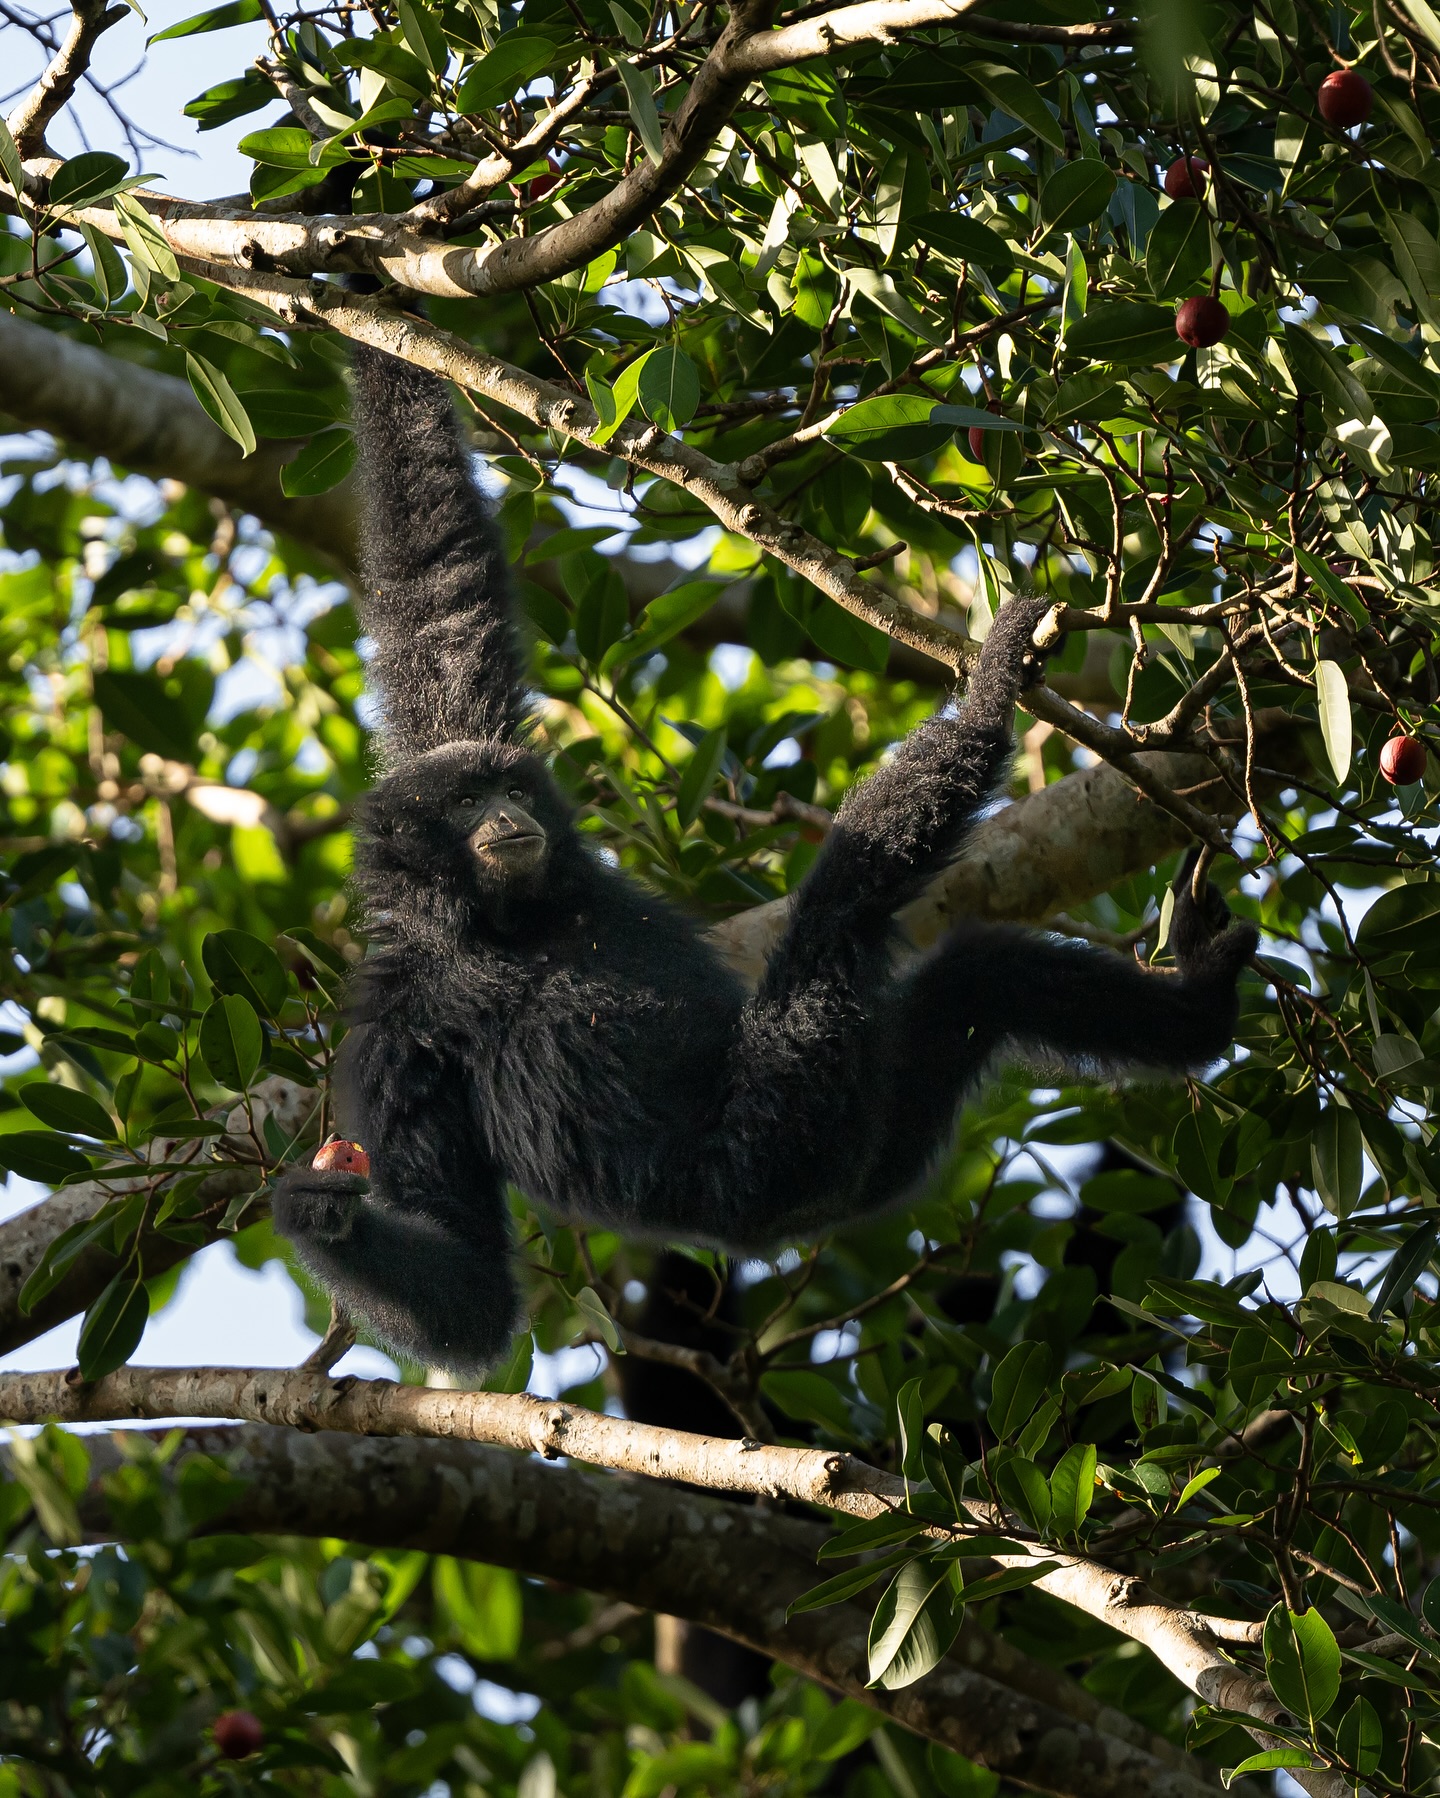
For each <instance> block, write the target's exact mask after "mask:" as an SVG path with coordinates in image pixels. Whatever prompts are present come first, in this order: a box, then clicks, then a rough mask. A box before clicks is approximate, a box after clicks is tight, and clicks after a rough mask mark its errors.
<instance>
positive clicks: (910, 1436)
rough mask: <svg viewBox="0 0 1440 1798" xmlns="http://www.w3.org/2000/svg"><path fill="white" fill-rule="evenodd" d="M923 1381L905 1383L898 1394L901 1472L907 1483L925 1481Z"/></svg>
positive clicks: (897, 1413) (896, 1401)
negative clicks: (908, 1481) (909, 1481)
mask: <svg viewBox="0 0 1440 1798" xmlns="http://www.w3.org/2000/svg"><path fill="white" fill-rule="evenodd" d="M924 1384H925V1382H924V1381H923V1379H914V1380H906V1382H905V1384H904V1385H903V1386H902V1387H901V1388H900V1390H899V1392H898V1393H896V1395H895V1413H896V1418H897V1421H898V1424H899V1430H900V1471H901V1473H903V1474H904V1475H905V1478H906V1479H907V1480H923V1479H924V1478H925V1463H924V1452H923V1451H924V1447H925V1399H924V1396H923V1388H924Z"/></svg>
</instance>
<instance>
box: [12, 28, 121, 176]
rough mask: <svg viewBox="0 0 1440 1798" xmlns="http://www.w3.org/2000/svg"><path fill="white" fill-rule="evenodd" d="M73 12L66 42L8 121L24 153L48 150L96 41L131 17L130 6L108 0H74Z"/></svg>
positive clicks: (17, 146) (16, 141) (33, 153)
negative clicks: (52, 127) (50, 132)
mask: <svg viewBox="0 0 1440 1798" xmlns="http://www.w3.org/2000/svg"><path fill="white" fill-rule="evenodd" d="M71 11H72V12H73V14H74V16H73V18H72V19H71V21H70V29H69V31H68V32H66V34H65V39H64V42H63V43H62V44H61V45H60V48H59V49H58V50H57V51H56V53H55V55H54V56H53V57H52V58H51V60H50V63H49V65H48V67H47V68H46V69H45V71H44V73H43V74H42V75H41V77H40V79H39V80H38V81H37V82H36V83H35V85H34V87H32V88H31V90H30V92H29V93H28V94H26V96H25V98H24V99H23V100H21V101H20V102H19V104H18V105H17V106H15V107H14V108H13V109H12V110H11V112H10V115H9V117H8V118H7V119H6V121H5V123H6V125H7V126H8V128H9V131H10V135H11V137H13V138H14V140H15V147H16V149H17V150H19V152H20V154H21V156H27V157H28V156H39V155H41V154H44V153H46V143H45V132H46V130H47V129H48V127H49V124H50V121H51V120H52V119H53V118H54V117H55V115H56V114H57V113H58V112H59V111H60V110H61V108H62V107H65V106H67V105H68V104H69V103H70V99H71V96H72V95H73V94H74V92H75V89H76V88H77V87H78V86H79V85H80V82H81V81H82V80H83V79H84V77H85V71H86V70H87V69H88V68H89V66H90V57H91V53H92V52H93V51H94V48H95V43H96V40H97V39H98V38H99V36H100V35H101V33H102V32H105V31H108V30H109V29H110V27H111V26H112V25H118V24H119V23H120V21H121V20H122V19H125V18H128V17H129V16H130V9H129V8H128V7H125V6H108V7H107V6H106V4H105V0H71Z"/></svg>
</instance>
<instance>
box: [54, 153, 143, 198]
mask: <svg viewBox="0 0 1440 1798" xmlns="http://www.w3.org/2000/svg"><path fill="white" fill-rule="evenodd" d="M129 174H130V165H129V163H127V162H126V160H125V158H124V157H123V156H112V155H110V154H109V152H108V151H105V150H87V151H86V152H85V154H84V155H83V156H72V157H71V158H70V160H69V162H66V163H63V164H62V165H61V166H60V167H59V168H58V169H56V171H55V173H54V174H53V175H52V176H51V177H50V199H49V206H50V210H51V211H52V212H61V211H73V210H74V209H75V208H76V207H79V206H91V205H93V204H94V203H95V201H96V200H103V199H105V198H107V196H108V195H110V194H113V193H114V192H115V190H116V189H117V188H118V187H119V186H120V184H121V182H122V181H124V180H126V179H127V178H128V176H129Z"/></svg>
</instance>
